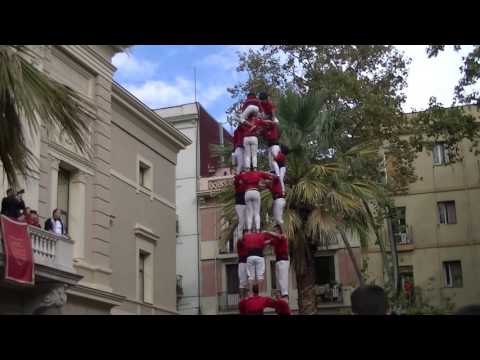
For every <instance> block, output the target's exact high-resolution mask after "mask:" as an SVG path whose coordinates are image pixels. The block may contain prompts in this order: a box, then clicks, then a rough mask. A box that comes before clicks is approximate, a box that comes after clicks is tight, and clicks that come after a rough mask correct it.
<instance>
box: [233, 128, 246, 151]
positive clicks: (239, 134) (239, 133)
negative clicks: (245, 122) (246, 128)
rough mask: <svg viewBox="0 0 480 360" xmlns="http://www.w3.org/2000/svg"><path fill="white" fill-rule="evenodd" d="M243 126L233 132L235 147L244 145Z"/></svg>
mask: <svg viewBox="0 0 480 360" xmlns="http://www.w3.org/2000/svg"><path fill="white" fill-rule="evenodd" d="M243 137H244V136H243V126H242V125H240V126H239V127H238V128H236V129H235V131H234V132H233V147H234V148H237V147H242V146H243Z"/></svg>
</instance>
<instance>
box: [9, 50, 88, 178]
mask: <svg viewBox="0 0 480 360" xmlns="http://www.w3.org/2000/svg"><path fill="white" fill-rule="evenodd" d="M33 56H34V55H33V53H32V51H31V50H30V49H29V48H28V47H26V46H23V45H15V46H10V45H8V46H7V45H2V46H0V126H1V133H2V136H1V137H0V141H1V144H0V150H1V152H2V153H1V154H0V160H1V161H2V164H3V167H4V172H5V174H6V176H7V179H8V182H9V183H10V184H11V185H15V184H17V172H19V173H21V174H23V175H25V174H26V173H27V172H28V171H29V169H30V166H29V165H30V164H29V160H31V157H32V154H31V153H30V151H29V150H28V149H26V145H25V136H24V128H26V129H28V130H29V131H30V134H31V135H32V138H33V137H34V136H35V135H36V134H38V132H39V129H40V125H41V124H43V125H45V126H46V127H47V128H50V129H51V128H55V127H58V128H59V129H60V130H61V131H63V132H64V133H65V134H66V135H68V137H70V138H71V140H72V141H73V143H74V145H75V146H76V147H77V149H79V150H81V151H87V152H88V151H89V148H88V144H87V143H86V141H85V136H84V135H85V132H86V131H87V130H88V124H87V121H86V119H85V116H84V109H83V107H82V105H81V104H82V98H81V96H80V95H78V94H77V93H76V92H75V91H74V90H72V89H71V88H69V87H68V86H66V85H63V84H61V83H59V82H57V81H55V80H53V79H51V78H50V77H48V75H46V74H45V73H43V72H42V71H40V70H38V69H37V68H36V67H35V66H34V65H33V64H32V63H31V62H30V60H29V58H32V57H33ZM7 134H8V136H11V138H7ZM14 140H15V141H14Z"/></svg>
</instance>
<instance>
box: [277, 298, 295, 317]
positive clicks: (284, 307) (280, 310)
mask: <svg viewBox="0 0 480 360" xmlns="http://www.w3.org/2000/svg"><path fill="white" fill-rule="evenodd" d="M275 310H276V312H277V314H278V315H292V313H291V311H290V306H288V303H287V302H286V301H285V300H282V299H278V300H277V301H276V306H275Z"/></svg>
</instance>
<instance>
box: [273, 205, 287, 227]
mask: <svg viewBox="0 0 480 360" xmlns="http://www.w3.org/2000/svg"><path fill="white" fill-rule="evenodd" d="M285 204H286V202H285V198H278V199H275V200H273V220H275V222H276V223H277V224H278V225H280V226H282V225H283V209H285Z"/></svg>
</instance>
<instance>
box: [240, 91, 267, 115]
mask: <svg viewBox="0 0 480 360" xmlns="http://www.w3.org/2000/svg"><path fill="white" fill-rule="evenodd" d="M250 105H255V106H257V107H258V108H259V109H260V108H261V106H262V104H261V101H260V100H258V99H257V96H256V95H255V94H253V93H249V94H248V95H247V99H246V100H245V101H244V102H243V103H242V107H241V109H242V111H245V109H246V108H247V107H248V106H250Z"/></svg>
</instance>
